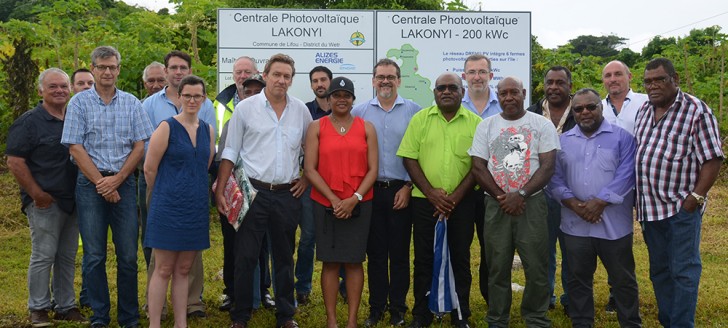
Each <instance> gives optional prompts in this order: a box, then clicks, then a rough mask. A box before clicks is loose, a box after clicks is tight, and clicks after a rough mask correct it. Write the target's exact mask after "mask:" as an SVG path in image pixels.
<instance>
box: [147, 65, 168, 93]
mask: <svg viewBox="0 0 728 328" xmlns="http://www.w3.org/2000/svg"><path fill="white" fill-rule="evenodd" d="M142 79H143V80H144V89H145V90H146V91H147V96H146V97H144V99H142V102H144V100H146V99H147V98H148V97H149V96H151V95H153V94H155V93H157V92H159V91H160V90H162V89H164V87H165V86H167V79H166V78H165V73H164V64H162V63H160V62H157V61H154V62H152V63H151V64H149V65H147V67H145V68H144V72H143V73H142Z"/></svg>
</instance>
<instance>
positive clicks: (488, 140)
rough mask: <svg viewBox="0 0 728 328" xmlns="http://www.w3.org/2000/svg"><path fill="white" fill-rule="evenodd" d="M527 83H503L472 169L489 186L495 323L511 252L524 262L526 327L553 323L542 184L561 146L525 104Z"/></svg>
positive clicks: (505, 318) (505, 308)
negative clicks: (497, 110) (498, 106)
mask: <svg viewBox="0 0 728 328" xmlns="http://www.w3.org/2000/svg"><path fill="white" fill-rule="evenodd" d="M525 97H526V89H524V88H523V83H522V82H521V81H520V80H518V79H517V78H513V77H507V78H505V79H503V80H501V81H500V83H498V101H499V102H500V104H501V108H503V112H502V113H501V114H500V115H496V116H493V117H491V118H488V119H486V120H485V121H483V123H481V124H480V125H478V129H477V130H476V132H475V137H474V139H473V145H472V147H471V148H470V150H468V154H470V156H472V160H473V170H472V174H473V176H474V177H475V179H476V180H477V182H478V183H479V184H480V186H481V187H482V188H483V189H485V192H486V193H487V196H486V197H485V223H484V225H485V230H486V231H488V238H487V239H486V240H485V252H486V256H487V257H488V299H489V300H488V304H489V307H488V314H487V316H486V321H487V322H488V325H489V326H490V327H508V325H509V322H510V309H511V297H512V295H511V294H512V292H511V267H512V264H513V254H514V251H515V250H518V254H519V255H520V257H521V261H523V268H524V272H525V275H526V288H525V290H524V292H523V299H522V301H521V307H520V308H521V317H522V318H523V320H524V321H525V322H526V326H528V327H550V326H551V322H550V320H549V318H548V317H547V316H546V312H547V310H548V304H549V288H548V279H547V272H546V271H547V270H546V269H547V265H548V259H547V254H548V250H547V243H548V231H547V229H546V228H547V222H546V217H545V216H546V198H545V197H544V193H543V188H544V187H545V186H546V184H547V183H548V182H549V180H550V179H551V176H552V175H553V172H554V159H555V158H556V151H557V150H558V149H559V140H558V135H557V134H556V129H555V128H554V125H553V124H551V122H549V121H548V120H547V119H544V117H543V116H541V115H536V114H534V113H532V112H528V111H526V110H524V109H523V101H524V99H525Z"/></svg>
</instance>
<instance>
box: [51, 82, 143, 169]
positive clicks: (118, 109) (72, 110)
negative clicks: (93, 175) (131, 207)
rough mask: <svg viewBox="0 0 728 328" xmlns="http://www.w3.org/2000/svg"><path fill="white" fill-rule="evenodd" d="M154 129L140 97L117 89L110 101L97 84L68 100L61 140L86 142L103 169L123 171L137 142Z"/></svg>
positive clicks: (86, 147)
mask: <svg viewBox="0 0 728 328" xmlns="http://www.w3.org/2000/svg"><path fill="white" fill-rule="evenodd" d="M152 132H153V129H152V124H151V123H150V122H149V118H148V117H147V115H144V111H143V110H142V103H141V102H140V101H139V99H137V98H136V97H134V96H133V95H132V94H130V93H127V92H124V91H121V90H119V89H116V93H115V94H114V97H113V98H112V99H111V102H110V103H109V104H108V105H107V104H105V103H104V101H103V100H102V99H101V96H99V94H98V93H97V92H96V88H95V87H94V88H91V89H88V90H85V91H83V92H79V93H77V94H76V95H75V96H73V98H71V101H70V102H69V103H68V107H67V109H66V118H65V123H64V126H63V136H62V137H61V143H62V144H64V145H66V146H70V145H83V148H84V149H85V150H86V152H87V153H88V155H89V156H90V157H91V161H93V163H94V165H95V166H96V168H97V169H98V170H99V171H111V172H119V171H120V170H121V167H122V166H124V162H126V158H127V157H128V156H129V153H131V150H132V148H133V147H134V143H135V142H137V141H142V140H148V139H149V137H151V135H152Z"/></svg>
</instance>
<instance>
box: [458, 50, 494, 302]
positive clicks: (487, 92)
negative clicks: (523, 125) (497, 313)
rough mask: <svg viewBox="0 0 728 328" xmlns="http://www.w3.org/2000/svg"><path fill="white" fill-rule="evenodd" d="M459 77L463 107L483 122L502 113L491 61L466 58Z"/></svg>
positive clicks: (478, 218)
mask: <svg viewBox="0 0 728 328" xmlns="http://www.w3.org/2000/svg"><path fill="white" fill-rule="evenodd" d="M464 69H465V70H464V72H463V74H462V76H463V79H465V81H466V82H468V89H467V90H466V91H465V96H463V106H465V108H467V109H469V110H470V111H472V112H473V113H475V114H478V116H480V118H482V119H486V118H488V117H491V116H493V115H496V114H498V113H500V112H502V111H503V110H502V109H501V107H500V103H499V102H498V97H497V96H496V94H497V92H496V89H495V87H493V86H491V85H490V80H491V79H493V71H492V70H491V66H490V59H489V58H488V57H486V56H484V55H481V54H474V55H470V56H469V57H468V58H467V59H465V67H464ZM484 211H485V207H484V205H483V199H482V197H481V199H478V200H477V201H476V203H475V215H474V216H473V219H475V232H476V234H477V236H478V243H479V244H480V266H479V269H478V281H479V285H478V286H480V295H481V296H483V299H484V300H485V302H486V303H488V265H487V262H488V261H487V259H486V257H485V237H484V235H483V234H484V232H483V216H484V215H485V213H484Z"/></svg>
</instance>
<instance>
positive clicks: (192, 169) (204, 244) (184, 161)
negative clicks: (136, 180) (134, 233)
mask: <svg viewBox="0 0 728 328" xmlns="http://www.w3.org/2000/svg"><path fill="white" fill-rule="evenodd" d="M179 95H180V100H181V106H180V107H181V111H180V113H179V114H177V115H175V116H173V117H170V118H168V119H166V120H164V121H162V122H161V123H160V124H159V127H157V130H156V131H154V134H153V135H152V138H151V139H150V140H149V148H148V150H147V155H146V160H145V162H144V177H145V178H146V181H147V204H149V212H148V216H147V231H146V236H145V238H144V246H145V247H150V248H152V251H153V252H154V257H155V262H156V263H155V266H154V273H153V274H152V277H151V279H150V281H149V295H148V302H149V304H148V305H149V326H150V327H159V325H160V319H161V313H162V305H163V304H164V302H165V300H166V294H167V285H168V283H169V279H170V278H171V279H172V306H173V309H174V319H175V320H174V321H175V327H186V326H187V310H186V309H187V289H188V274H189V271H190V267H191V266H192V261H193V260H194V258H195V255H196V254H197V252H199V251H201V250H203V249H206V248H209V247H210V234H209V225H210V219H209V196H208V183H209V182H208V178H207V170H208V168H209V167H210V163H211V162H212V158H213V155H214V154H215V136H214V135H213V134H214V130H213V128H212V127H211V126H210V125H208V124H206V123H205V122H203V121H202V120H200V119H199V118H198V116H197V114H198V113H199V111H200V108H201V107H202V104H203V102H204V100H205V97H206V93H205V82H204V81H203V80H202V79H200V78H199V77H196V76H193V75H190V76H187V77H185V78H183V79H182V81H180V85H179Z"/></svg>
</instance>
